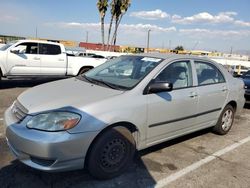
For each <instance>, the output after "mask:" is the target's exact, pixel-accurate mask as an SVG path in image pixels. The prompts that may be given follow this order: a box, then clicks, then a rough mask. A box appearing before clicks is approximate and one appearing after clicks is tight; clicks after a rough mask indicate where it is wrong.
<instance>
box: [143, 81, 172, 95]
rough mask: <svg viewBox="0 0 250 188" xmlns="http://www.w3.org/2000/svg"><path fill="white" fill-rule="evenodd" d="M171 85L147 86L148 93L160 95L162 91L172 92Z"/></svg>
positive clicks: (161, 83) (164, 83)
mask: <svg viewBox="0 0 250 188" xmlns="http://www.w3.org/2000/svg"><path fill="white" fill-rule="evenodd" d="M172 90H173V84H172V83H167V82H155V83H151V84H150V85H149V86H148V93H160V92H164V91H172Z"/></svg>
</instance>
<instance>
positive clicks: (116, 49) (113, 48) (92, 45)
mask: <svg viewBox="0 0 250 188" xmlns="http://www.w3.org/2000/svg"><path fill="white" fill-rule="evenodd" d="M79 47H82V48H85V49H87V50H98V51H107V50H109V51H113V52H119V51H120V46H114V45H110V46H109V47H108V46H107V45H104V46H103V45H102V44H100V43H88V42H80V43H79ZM108 48H109V49H108Z"/></svg>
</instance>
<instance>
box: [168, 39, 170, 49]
mask: <svg viewBox="0 0 250 188" xmlns="http://www.w3.org/2000/svg"><path fill="white" fill-rule="evenodd" d="M168 44H169V47H168V48H169V50H171V40H169V41H168Z"/></svg>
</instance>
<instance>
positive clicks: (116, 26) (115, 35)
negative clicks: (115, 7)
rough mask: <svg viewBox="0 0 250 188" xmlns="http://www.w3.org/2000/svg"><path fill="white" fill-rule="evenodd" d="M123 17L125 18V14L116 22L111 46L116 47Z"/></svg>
mask: <svg viewBox="0 0 250 188" xmlns="http://www.w3.org/2000/svg"><path fill="white" fill-rule="evenodd" d="M122 16H123V14H122V15H121V16H120V17H119V18H118V19H117V20H115V31H114V34H113V37H112V40H111V44H113V45H114V46H115V45H116V38H117V30H118V27H119V25H120V23H121V20H122Z"/></svg>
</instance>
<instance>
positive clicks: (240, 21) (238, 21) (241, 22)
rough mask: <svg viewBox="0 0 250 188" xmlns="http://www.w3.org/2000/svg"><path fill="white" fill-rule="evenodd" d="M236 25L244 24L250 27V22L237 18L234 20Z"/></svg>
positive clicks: (243, 25)
mask: <svg viewBox="0 0 250 188" xmlns="http://www.w3.org/2000/svg"><path fill="white" fill-rule="evenodd" d="M234 23H235V24H236V25H239V26H242V27H250V22H244V21H242V20H236V21H235V22H234Z"/></svg>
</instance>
